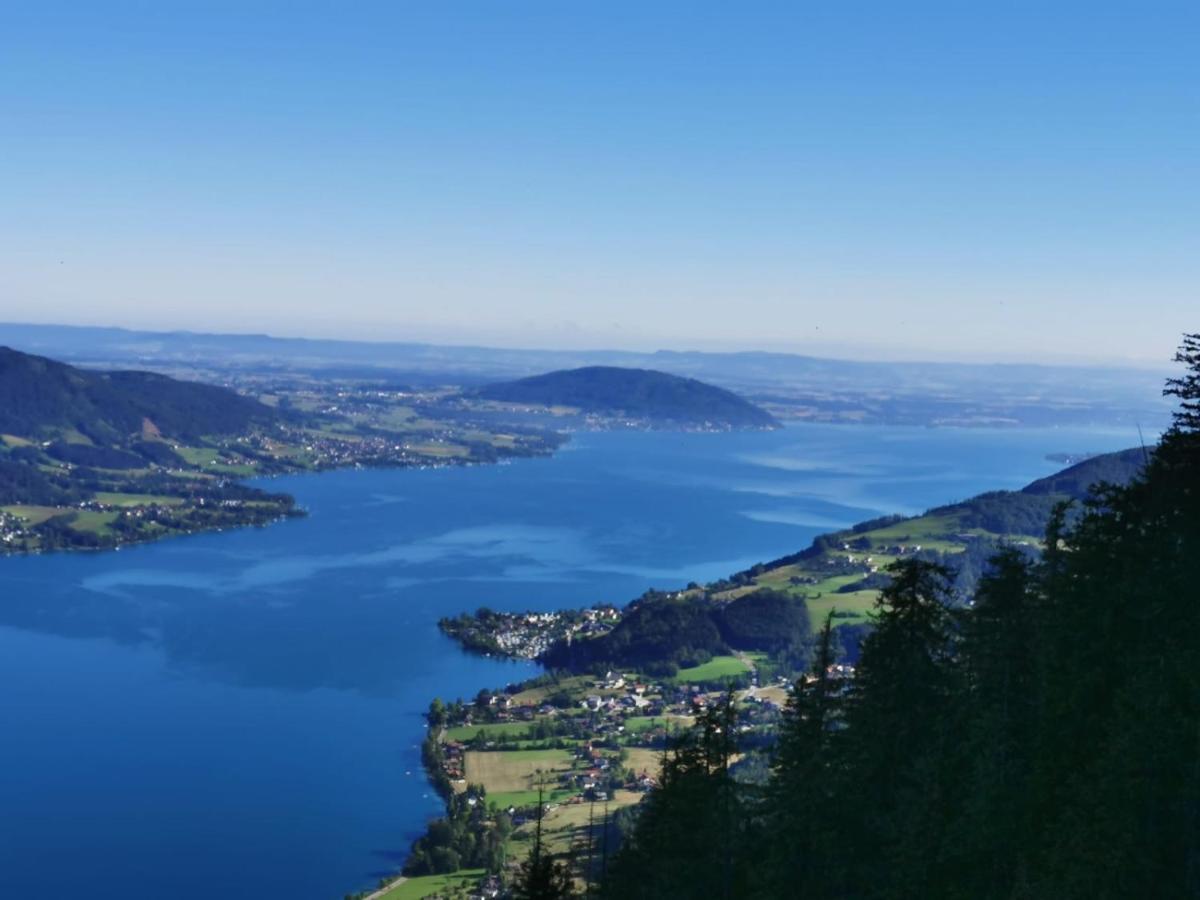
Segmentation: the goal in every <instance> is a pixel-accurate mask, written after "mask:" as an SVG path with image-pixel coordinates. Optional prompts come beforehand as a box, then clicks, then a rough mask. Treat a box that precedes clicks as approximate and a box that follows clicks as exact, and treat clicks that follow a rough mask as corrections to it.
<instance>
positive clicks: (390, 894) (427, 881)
mask: <svg viewBox="0 0 1200 900" xmlns="http://www.w3.org/2000/svg"><path fill="white" fill-rule="evenodd" d="M484 874H485V873H484V871H483V869H463V870H462V871H460V872H451V873H450V874H449V875H422V876H421V877H420V878H406V879H405V880H404V881H403V882H402V883H401V884H398V885H396V886H395V887H394V888H391V889H390V890H388V891H385V892H384V893H382V894H380V895H379V896H380V898H381V900H423V898H425V897H429V896H431V895H433V894H440V895H444V894H446V892H447V891H455V890H466V889H468V888H470V887H472V886H473V885H474V884H475V882H477V881H478V880H479V879H481V878H482V877H483V876H484Z"/></svg>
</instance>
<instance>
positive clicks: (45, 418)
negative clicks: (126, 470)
mask: <svg viewBox="0 0 1200 900" xmlns="http://www.w3.org/2000/svg"><path fill="white" fill-rule="evenodd" d="M276 418H277V413H276V412H275V411H274V410H272V409H271V408H269V407H267V406H264V405H263V404H261V403H259V402H258V401H256V400H251V399H250V398H248V397H243V396H241V395H240V394H236V393H234V392H233V391H230V390H227V389H225V388H221V387H216V386H213V385H207V384H196V383H193V382H187V381H177V380H175V379H173V378H168V377H166V376H164V375H157V374H154V373H151V372H99V371H89V370H85V369H77V368H75V367H73V366H68V365H66V364H64V363H60V362H55V361H54V360H51V359H47V358H45V357H42V356H31V355H29V354H26V353H21V352H19V351H17V350H12V349H10V348H7V347H0V434H8V435H14V436H17V437H21V438H28V439H34V440H41V439H45V440H50V439H54V438H58V437H63V436H64V435H65V434H67V433H70V432H77V433H78V434H79V435H82V436H83V437H85V438H87V439H88V440H89V441H91V442H92V443H94V444H97V445H111V444H114V443H121V442H123V441H125V440H127V439H129V438H130V437H131V436H134V435H137V436H141V435H143V433H150V434H154V435H162V436H163V437H170V438H179V439H184V440H187V439H194V438H199V437H201V436H203V435H222V434H234V433H239V432H243V431H245V430H247V429H248V428H250V427H251V426H252V425H256V424H268V423H271V422H273V421H275V420H276Z"/></svg>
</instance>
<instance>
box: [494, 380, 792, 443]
mask: <svg viewBox="0 0 1200 900" xmlns="http://www.w3.org/2000/svg"><path fill="white" fill-rule="evenodd" d="M475 395H476V396H478V397H481V398H483V399H486V400H492V401H498V402H504V403H514V404H520V405H527V406H545V407H555V406H558V407H571V408H573V409H578V410H580V411H582V412H584V413H590V414H596V415H602V416H606V417H617V418H628V419H631V420H635V421H637V422H645V423H647V424H649V425H651V426H652V427H670V426H680V427H702V428H777V427H779V422H778V421H776V419H775V418H774V416H772V415H771V414H770V413H768V412H766V411H765V410H763V409H761V408H759V407H757V406H755V405H754V404H753V403H750V402H749V401H747V400H744V399H742V398H741V397H739V396H737V394H734V393H732V392H730V391H727V390H725V389H723V388H719V387H714V386H713V385H711V384H705V383H704V382H702V381H697V380H696V379H694V378H681V377H679V376H677V375H668V374H667V373H665V372H656V371H653V370H651V369H627V368H621V367H617V366H586V367H584V368H580V369H568V370H564V371H560V372H549V373H547V374H545V375H535V376H533V377H531V378H522V379H519V380H517V381H509V382H504V383H501V384H492V385H488V386H486V387H483V388H480V389H479V390H478V391H476V392H475Z"/></svg>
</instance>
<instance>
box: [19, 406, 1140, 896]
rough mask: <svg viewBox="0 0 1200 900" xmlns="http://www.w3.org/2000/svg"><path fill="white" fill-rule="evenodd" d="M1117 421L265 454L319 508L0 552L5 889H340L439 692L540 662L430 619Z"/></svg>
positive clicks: (736, 544)
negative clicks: (417, 465) (323, 465)
mask: <svg viewBox="0 0 1200 900" xmlns="http://www.w3.org/2000/svg"><path fill="white" fill-rule="evenodd" d="M1136 443H1137V440H1136V435H1135V434H1129V433H1124V432H1116V431H1111V430H1086V429H1055V430H1011V431H984V430H931V429H916V428H913V429H908V428H873V427H837V426H828V427H827V426H803V427H797V428H791V429H787V430H785V431H782V432H775V433H769V434H758V433H747V434H721V435H702V434H697V435H678V434H642V433H617V434H594V435H581V436H579V437H577V438H576V439H575V440H574V441H572V443H571V444H569V445H568V446H567V447H566V448H564V449H563V451H562V452H560V453H559V454H558V455H557V456H556V457H554V458H553V459H545V460H527V461H521V462H517V463H514V464H512V465H501V466H490V467H479V468H463V469H442V470H430V471H344V472H334V473H328V474H323V475H319V476H296V477H289V478H283V479H277V480H273V481H271V482H270V485H271V486H272V487H274V488H278V489H282V490H287V491H291V492H293V493H294V494H296V496H297V497H298V498H299V500H300V501H301V503H302V504H303V505H304V506H306V507H307V508H308V509H309V510H310V512H311V515H310V517H309V518H307V519H304V520H299V521H293V522H286V523H281V524H278V525H275V526H273V527H270V528H267V529H262V530H243V531H232V532H226V533H221V534H208V535H202V536H198V537H194V538H186V539H179V540H173V541H168V542H164V543H161V544H156V545H151V546H145V547H137V548H131V549H125V550H122V551H120V552H116V553H106V554H95V555H49V556H39V557H27V558H11V559H3V560H0V897H10V896H11V897H26V896H34V895H35V894H36V895H40V896H50V897H58V896H74V895H75V894H74V893H73V892H74V891H75V890H76V889H77V888H78V887H79V886H81V885H87V887H86V890H82V891H80V893H79V896H86V897H91V898H108V897H112V898H124V900H142V898H161V897H165V896H170V897H173V898H181V900H191V898H213V897H222V898H241V897H247V898H248V897H262V896H265V895H266V894H267V893H268V892H274V891H281V892H285V893H284V894H283V895H284V896H288V897H290V898H297V900H304V898H310V897H311V898H335V897H340V896H342V894H343V893H345V892H346V891H348V890H351V889H354V888H358V887H363V886H366V885H367V884H369V883H370V882H372V881H373V880H374V879H375V878H376V877H377V876H378V875H379V874H382V873H384V872H387V871H390V870H391V869H394V868H395V867H396V866H397V865H398V864H399V862H400V861H401V860H402V859H403V856H404V853H405V849H406V847H407V846H408V843H409V842H410V841H411V839H412V838H413V837H414V836H415V834H416V833H418V832H419V830H420V828H421V826H422V824H423V822H424V820H425V819H426V818H427V817H428V816H429V815H431V814H434V813H436V812H437V810H438V804H437V801H436V798H435V797H434V796H433V795H432V794H431V792H430V791H429V789H428V786H427V785H426V784H425V781H424V779H423V777H422V775H421V771H420V761H419V755H418V749H417V744H418V743H419V741H420V738H421V733H422V721H421V717H420V714H421V712H422V711H423V710H424V709H425V708H426V707H427V705H428V702H429V700H430V698H431V697H433V696H434V695H435V694H440V695H442V696H444V697H451V696H456V695H463V696H466V695H473V694H474V693H475V692H476V691H478V690H479V688H481V687H485V686H492V685H499V684H503V683H505V682H507V681H510V680H515V679H519V678H521V677H524V676H525V675H527V674H530V673H532V672H533V669H532V668H531V667H529V666H525V665H516V664H511V663H502V662H498V661H492V660H484V659H478V658H475V657H470V656H467V655H464V654H462V653H460V652H459V651H458V650H457V649H456V648H455V646H454V645H453V644H451V643H450V642H448V641H447V640H445V639H444V638H443V637H441V635H440V634H439V633H438V632H437V629H436V626H435V623H436V621H437V619H438V617H440V616H442V615H446V614H453V613H457V612H459V611H461V610H464V609H474V608H476V607H477V606H480V605H484V604H486V605H488V606H492V607H494V608H513V609H517V608H554V607H559V606H568V605H581V604H590V603H593V602H596V601H602V600H604V601H615V602H623V601H625V600H628V599H631V598H632V597H634V596H636V595H637V594H639V593H641V592H642V591H643V590H645V589H646V588H648V587H652V586H653V587H662V588H669V587H674V586H680V585H682V584H684V583H686V582H687V581H690V580H698V581H703V580H707V579H712V578H716V577H720V576H723V575H726V574H729V573H731V572H733V571H735V570H737V569H739V568H743V567H745V566H747V565H750V564H752V563H754V562H757V561H759V560H764V559H770V558H773V557H775V556H779V555H782V554H784V553H789V552H792V551H794V550H797V549H799V548H801V547H803V546H806V545H807V544H808V542H809V541H810V540H811V539H812V537H813V536H814V535H816V534H818V533H820V532H822V531H827V530H830V529H832V528H836V527H839V526H843V525H847V524H851V523H853V522H855V521H858V520H860V519H864V518H867V517H870V516H874V515H879V514H881V513H886V512H919V511H921V510H923V509H925V508H927V507H929V506H931V505H936V504H939V503H943V502H947V501H951V500H955V499H960V498H962V497H966V496H969V495H971V494H974V493H977V492H979V491H982V490H988V489H993V488H1003V487H1017V486H1020V485H1022V484H1024V483H1026V482H1028V481H1030V480H1032V479H1033V478H1036V477H1039V476H1041V475H1044V474H1048V473H1049V472H1052V471H1054V470H1055V469H1057V468H1060V466H1058V465H1056V464H1054V463H1050V462H1048V461H1047V460H1046V459H1045V455H1046V454H1047V453H1054V452H1081V451H1098V450H1111V449H1118V448H1123V447H1127V446H1131V445H1134V444H1136Z"/></svg>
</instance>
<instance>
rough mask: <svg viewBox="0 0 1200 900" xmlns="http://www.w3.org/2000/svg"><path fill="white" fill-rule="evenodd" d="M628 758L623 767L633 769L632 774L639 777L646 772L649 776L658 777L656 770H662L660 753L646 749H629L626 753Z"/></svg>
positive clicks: (659, 751)
mask: <svg viewBox="0 0 1200 900" xmlns="http://www.w3.org/2000/svg"><path fill="white" fill-rule="evenodd" d="M626 752H627V753H628V756H629V758H628V759H627V760H626V761H625V765H627V766H628V767H629V768H631V769H633V771H634V772H636V773H637V774H639V775H641V774H642V773H643V772H647V773H649V774H651V775H655V776H657V775H658V770H659V769H661V768H662V751H661V750H651V749H649V748H647V747H630V748H629V749H628V750H627V751H626Z"/></svg>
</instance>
